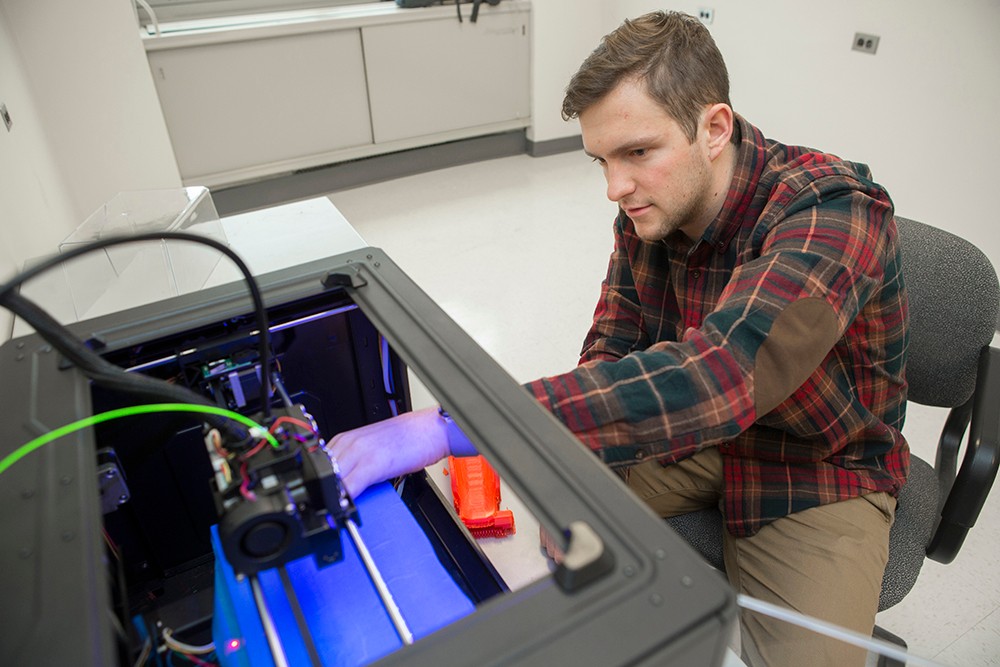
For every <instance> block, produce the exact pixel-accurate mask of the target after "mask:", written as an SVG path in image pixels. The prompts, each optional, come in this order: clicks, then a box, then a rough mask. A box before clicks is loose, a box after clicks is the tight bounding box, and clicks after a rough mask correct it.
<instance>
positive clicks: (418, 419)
mask: <svg viewBox="0 0 1000 667" xmlns="http://www.w3.org/2000/svg"><path fill="white" fill-rule="evenodd" d="M327 451H328V452H330V454H331V455H332V456H333V458H334V459H335V460H336V462H337V465H338V466H339V467H340V476H341V479H343V481H344V485H345V486H346V487H347V492H348V493H350V494H351V496H353V497H357V496H358V494H360V493H361V492H362V491H364V490H365V489H367V488H368V487H369V486H371V485H372V484H375V483H377V482H381V481H384V480H387V479H391V478H393V477H398V476H399V475H405V474H406V473H411V472H415V471H417V470H420V469H422V468H426V467H427V466H429V465H432V464H434V463H437V462H438V461H440V460H441V459H443V458H444V457H446V456H448V434H447V432H446V430H445V424H444V421H443V420H442V419H441V417H440V416H439V415H438V411H437V408H436V407H435V408H427V409H424V410H418V411H416V412H407V413H405V414H402V415H399V416H398V417H393V418H392V419H385V420H383V421H380V422H375V423H374V424H368V425H367V426H362V427H361V428H356V429H354V430H353V431H345V432H344V433H340V434H338V435H336V436H334V437H333V439H332V440H331V441H330V444H329V445H328V446H327Z"/></svg>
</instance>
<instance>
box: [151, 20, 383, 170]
mask: <svg viewBox="0 0 1000 667" xmlns="http://www.w3.org/2000/svg"><path fill="white" fill-rule="evenodd" d="M149 66H150V69H151V71H152V74H153V80H154V82H155V83H156V90H157V93H158V94H159V97H160V104H161V106H162V108H163V115H164V117H165V119H166V122H167V129H168V131H169V132H170V141H171V143H172V144H173V147H174V155H175V156H176V158H177V165H178V167H179V168H180V172H181V175H182V177H183V178H184V180H185V181H189V180H198V179H199V178H203V177H206V176H212V175H216V174H226V173H235V174H238V173H239V171H240V170H244V169H247V168H252V167H258V166H261V165H268V164H273V165H275V166H276V168H278V169H280V168H281V167H280V165H282V164H284V163H285V162H287V161H290V160H296V159H303V158H306V159H307V158H309V157H311V156H320V155H323V154H326V153H329V152H332V151H337V150H340V149H343V148H347V147H351V146H360V145H367V144H370V143H371V141H372V133H371V122H370V120H369V114H368V100H367V93H366V84H365V76H364V57H363V56H362V51H361V37H360V35H359V33H358V31H357V30H342V31H331V32H320V33H312V34H306V35H294V36H285V37H272V38H268V39H260V40H252V41H240V42H230V43H222V44H207V45H203V46H194V47H190V48H185V49H171V50H166V51H155V52H152V53H150V54H149Z"/></svg>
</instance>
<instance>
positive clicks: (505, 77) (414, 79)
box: [362, 13, 531, 143]
mask: <svg viewBox="0 0 1000 667" xmlns="http://www.w3.org/2000/svg"><path fill="white" fill-rule="evenodd" d="M527 26H528V17H527V15H526V14H522V13H507V14H490V15H485V16H484V15H481V16H480V18H479V20H478V21H477V22H476V23H471V22H469V21H465V22H464V23H459V22H458V21H457V20H456V19H455V18H454V16H452V17H450V18H448V19H438V20H435V21H422V22H420V23H416V24H407V23H396V24H390V25H379V26H372V27H367V28H364V29H363V31H362V32H363V34H364V43H365V63H366V65H367V67H368V84H369V90H368V95H369V99H370V102H371V112H372V126H373V128H374V132H375V142H376V143H381V142H389V141H396V140H399V139H407V138H412V137H418V136H423V135H434V134H437V133H440V132H446V131H449V130H457V129H462V128H469V127H475V126H477V125H488V124H491V123H502V122H505V121H517V120H523V119H527V118H528V117H529V116H530V113H531V111H530V106H529V99H528V85H527V84H528V79H529V76H530V74H529V69H528V68H529V62H528V47H527V41H528V38H527Z"/></svg>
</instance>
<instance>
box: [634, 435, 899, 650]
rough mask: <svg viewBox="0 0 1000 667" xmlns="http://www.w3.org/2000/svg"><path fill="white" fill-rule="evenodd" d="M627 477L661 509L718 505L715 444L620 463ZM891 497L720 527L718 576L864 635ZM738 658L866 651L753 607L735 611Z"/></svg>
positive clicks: (884, 554) (884, 550)
mask: <svg viewBox="0 0 1000 667" xmlns="http://www.w3.org/2000/svg"><path fill="white" fill-rule="evenodd" d="M626 481H627V483H628V485H629V488H631V489H632V490H633V491H634V492H635V493H636V494H637V495H638V496H639V497H640V498H642V500H644V501H645V502H646V504H648V505H649V506H650V507H651V508H652V509H653V511H655V512H657V513H659V515H660V516H663V517H670V516H676V515H678V514H685V513H687V512H692V511H694V510H698V509H703V508H705V507H718V506H719V501H720V497H721V491H722V457H721V456H720V455H719V452H718V450H717V449H715V448H714V447H712V448H709V449H706V450H703V451H701V452H699V453H698V454H696V455H695V456H693V457H691V458H689V459H685V460H684V461H681V462H679V463H676V464H674V465H669V466H662V465H660V464H659V463H657V462H655V461H650V462H647V463H641V464H638V465H635V466H632V467H631V468H629V469H628V470H627V472H626ZM895 508H896V501H895V499H894V498H893V497H892V496H890V495H888V494H885V493H873V494H870V495H866V496H863V497H861V498H853V499H851V500H846V501H842V502H837V503H832V504H829V505H823V506H820V507H814V508H811V509H808V510H804V511H802V512H797V513H795V514H790V515H788V516H786V517H784V518H782V519H778V520H777V521H774V522H773V523H770V524H768V525H767V526H764V527H763V528H762V529H761V530H760V531H759V532H758V533H757V534H756V535H753V536H751V537H744V538H737V537H733V536H732V535H730V534H729V533H728V532H727V531H723V553H724V558H725V565H726V575H727V576H728V577H729V581H730V583H731V584H732V585H733V587H734V588H735V589H736V590H737V591H738V592H739V593H743V594H746V595H749V596H751V597H754V598H758V599H761V600H765V601H767V602H771V603H774V604H778V605H781V606H784V607H790V608H792V609H794V610H796V611H799V612H801V613H803V614H807V615H809V616H814V617H816V618H820V619H823V620H825V621H829V622H831V623H835V624H837V625H840V626H842V627H845V628H849V629H851V630H854V631H856V632H860V633H862V634H864V635H871V632H872V629H873V628H874V626H875V613H876V612H877V611H878V599H879V592H880V591H881V590H882V573H883V571H884V570H885V563H886V560H887V559H888V552H889V529H890V527H891V526H892V521H893V516H894V513H895ZM740 641H741V647H742V652H743V660H744V661H745V662H746V663H747V664H748V665H752V666H753V667H759V666H766V667H779V666H782V667H783V666H788V667H801V666H803V665H808V666H810V667H812V666H814V665H816V666H819V665H830V666H831V667H847V666H849V665H858V666H861V665H864V662H865V651H864V650H863V649H860V648H856V647H853V646H850V645H848V644H845V643H843V642H840V641H837V640H833V639H827V638H825V637H822V636H821V635H818V634H816V633H814V632H812V631H810V630H804V629H800V628H798V627H796V626H793V625H791V624H789V623H787V622H785V621H779V620H775V619H771V618H769V617H766V616H763V615H760V614H758V613H756V612H749V611H741V612H740Z"/></svg>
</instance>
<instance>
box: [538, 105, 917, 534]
mask: <svg viewBox="0 0 1000 667" xmlns="http://www.w3.org/2000/svg"><path fill="white" fill-rule="evenodd" d="M737 130H738V132H739V137H738V144H737V152H738V156H737V163H736V169H735V173H734V177H733V181H732V184H731V186H730V190H729V193H728V195H727V198H726V201H725V204H724V205H723V208H722V210H721V212H720V213H719V215H718V217H717V218H716V219H715V220H714V221H713V222H712V224H711V225H710V226H709V227H708V229H706V231H705V233H704V234H703V236H702V237H701V239H700V240H699V241H698V242H697V243H692V242H691V241H690V240H689V239H688V238H687V237H686V236H684V234H683V233H681V232H679V231H677V232H674V233H673V234H671V235H670V236H668V237H667V238H666V239H664V240H663V241H660V242H656V243H649V242H644V241H642V240H640V239H639V238H638V237H637V236H636V234H635V229H634V227H633V225H632V222H631V220H629V218H628V217H627V216H626V215H625V214H624V213H622V212H619V215H618V217H617V219H616V220H615V225H614V232H615V246H614V251H613V253H612V255H611V260H610V264H609V267H608V274H607V278H606V279H605V281H604V282H603V284H602V289H601V296H600V300H599V302H598V304H597V308H596V311H595V314H594V322H593V325H592V327H591V330H590V332H589V333H588V334H587V337H586V340H585V342H584V346H583V351H582V355H581V358H580V365H579V366H578V367H577V368H576V369H574V370H573V371H570V372H568V373H565V374H563V375H559V376H555V377H550V378H542V379H539V380H536V381H534V382H531V383H528V385H527V387H528V389H529V390H530V391H531V392H532V393H533V394H534V395H535V397H536V398H537V399H538V400H539V401H540V402H541V403H542V404H543V405H545V407H547V408H548V409H549V410H551V411H552V412H553V413H554V414H555V415H556V416H557V417H558V418H559V419H560V420H561V421H562V422H564V423H565V424H566V425H567V426H568V427H569V429H570V430H571V431H573V432H574V433H575V434H576V435H577V437H578V438H579V439H580V440H581V441H582V442H583V443H584V444H586V445H587V446H589V447H590V448H591V449H593V450H594V451H595V452H597V453H598V454H599V455H600V456H601V458H602V459H603V460H604V461H605V462H606V463H607V464H609V465H611V466H613V467H618V466H628V465H632V464H635V463H637V462H640V461H643V460H648V459H649V457H655V458H656V459H658V460H660V461H661V462H662V463H663V464H665V465H666V464H669V463H672V462H675V461H678V460H681V459H684V458H685V457H689V456H691V455H692V454H694V453H695V452H697V451H699V450H701V449H703V448H705V447H718V449H719V452H720V453H721V455H722V459H723V471H724V472H723V475H724V480H723V498H722V510H723V514H724V516H725V521H726V526H727V529H728V530H729V531H730V532H731V533H732V534H734V535H737V536H747V535H752V534H754V533H756V532H757V530H759V529H760V527H761V526H763V525H765V524H766V523H768V522H770V521H773V520H775V519H777V518H780V517H783V516H786V515H788V514H790V513H793V512H797V511H800V510H803V509H807V508H810V507H815V506H818V505H822V504H825V503H831V502H835V501H839V500H845V499H848V498H853V497H856V496H860V495H864V494H867V493H871V492H877V491H886V492H889V493H890V494H892V495H897V494H898V492H899V489H900V487H901V486H902V484H903V482H904V481H905V479H906V475H907V472H908V469H909V449H908V446H907V444H906V441H905V440H904V438H903V436H902V434H901V433H900V429H901V428H902V424H903V417H904V413H905V404H906V383H905V381H904V379H903V371H904V365H905V356H906V342H907V301H906V290H905V288H904V286H903V281H902V276H901V274H900V252H899V245H898V242H897V238H896V225H895V222H894V220H893V207H892V202H891V200H890V199H889V196H888V195H887V194H886V192H885V191H884V190H883V189H882V188H881V187H880V186H879V185H877V184H876V183H874V182H873V181H872V180H871V174H870V172H869V170H868V168H867V167H866V166H864V165H861V164H856V163H850V162H847V161H844V160H841V159H839V158H837V157H835V156H832V155H827V154H822V153H818V152H815V151H812V150H811V149H808V148H804V147H798V146H785V145H782V144H779V143H777V142H774V141H771V140H767V139H765V138H764V136H763V135H762V134H761V132H760V131H759V130H758V129H757V128H756V127H754V126H753V125H751V124H749V123H748V122H746V121H745V120H744V119H742V118H739V117H737Z"/></svg>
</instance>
